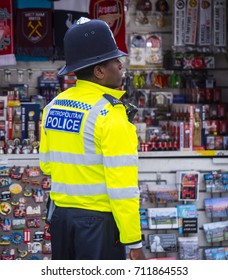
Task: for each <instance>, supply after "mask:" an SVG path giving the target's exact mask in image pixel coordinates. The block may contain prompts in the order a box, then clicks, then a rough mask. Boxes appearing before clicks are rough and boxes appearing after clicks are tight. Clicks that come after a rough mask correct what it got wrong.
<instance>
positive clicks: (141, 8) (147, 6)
mask: <svg viewBox="0 0 228 280" xmlns="http://www.w3.org/2000/svg"><path fill="white" fill-rule="evenodd" d="M151 11H152V3H151V1H149V0H138V2H137V4H136V23H140V24H143V25H146V24H148V23H149V18H148V15H149V13H150V12H151Z"/></svg>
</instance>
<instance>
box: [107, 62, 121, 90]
mask: <svg viewBox="0 0 228 280" xmlns="http://www.w3.org/2000/svg"><path fill="white" fill-rule="evenodd" d="M102 67H103V75H104V76H103V82H102V84H103V85H104V86H106V87H110V88H118V87H119V86H121V84H122V75H123V65H122V63H121V61H120V60H119V59H118V58H114V59H111V60H109V61H107V62H106V63H105V64H103V65H102Z"/></svg>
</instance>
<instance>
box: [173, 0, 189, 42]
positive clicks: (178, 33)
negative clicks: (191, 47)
mask: <svg viewBox="0 0 228 280" xmlns="http://www.w3.org/2000/svg"><path fill="white" fill-rule="evenodd" d="M185 21H186V0H175V3H174V26H173V34H174V46H176V47H181V46H184V45H185Z"/></svg>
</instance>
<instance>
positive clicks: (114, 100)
mask: <svg viewBox="0 0 228 280" xmlns="http://www.w3.org/2000/svg"><path fill="white" fill-rule="evenodd" d="M103 96H104V98H106V99H107V100H108V101H109V102H110V103H111V104H112V106H115V105H117V104H123V103H122V102H121V101H120V100H119V99H117V98H115V97H113V96H112V95H110V94H107V93H105V94H103Z"/></svg>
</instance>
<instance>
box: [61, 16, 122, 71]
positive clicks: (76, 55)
mask: <svg viewBox="0 0 228 280" xmlns="http://www.w3.org/2000/svg"><path fill="white" fill-rule="evenodd" d="M64 53H65V60H66V65H64V66H63V67H62V68H61V69H60V70H59V72H58V74H59V75H65V74H68V73H70V72H74V71H77V70H80V69H83V68H86V67H88V66H91V65H95V64H97V63H99V62H102V61H106V60H109V59H112V58H117V57H121V56H126V55H127V54H126V53H124V52H122V51H120V50H119V49H118V47H117V45H116V42H115V39H114V36H113V33H112V31H111V29H110V28H109V26H108V24H107V23H106V22H104V21H102V20H98V19H93V20H89V19H86V18H81V19H79V20H78V22H77V23H76V24H73V25H72V26H71V27H70V28H69V29H68V30H67V32H66V34H65V36H64Z"/></svg>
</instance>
